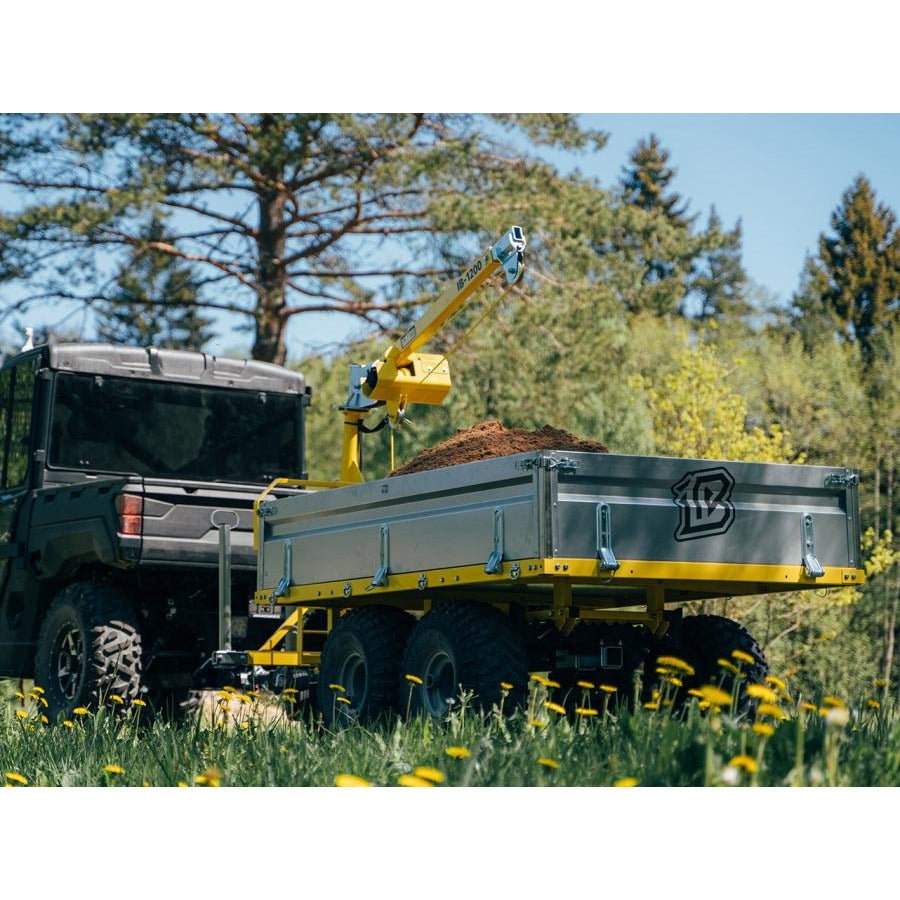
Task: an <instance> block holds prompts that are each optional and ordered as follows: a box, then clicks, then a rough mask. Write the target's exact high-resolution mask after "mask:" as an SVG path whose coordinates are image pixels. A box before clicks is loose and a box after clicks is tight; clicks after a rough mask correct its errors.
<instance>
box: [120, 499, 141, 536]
mask: <svg viewBox="0 0 900 900" xmlns="http://www.w3.org/2000/svg"><path fill="white" fill-rule="evenodd" d="M116 510H117V511H118V513H119V534H140V533H141V517H142V516H143V514H144V498H143V497H140V496H138V495H136V494H119V496H118V497H116Z"/></svg>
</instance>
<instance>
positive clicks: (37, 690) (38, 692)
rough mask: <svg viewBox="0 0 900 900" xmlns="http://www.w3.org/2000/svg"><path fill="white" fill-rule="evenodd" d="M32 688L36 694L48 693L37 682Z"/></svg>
mask: <svg viewBox="0 0 900 900" xmlns="http://www.w3.org/2000/svg"><path fill="white" fill-rule="evenodd" d="M32 690H33V691H34V692H35V693H36V694H46V693H47V692H46V691H45V690H44V689H43V688H42V687H40V686H39V685H37V684H36V685H34V687H32Z"/></svg>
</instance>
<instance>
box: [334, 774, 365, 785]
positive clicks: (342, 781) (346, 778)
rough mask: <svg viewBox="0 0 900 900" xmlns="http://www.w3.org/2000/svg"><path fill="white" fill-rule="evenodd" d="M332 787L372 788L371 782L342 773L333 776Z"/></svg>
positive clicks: (357, 776)
mask: <svg viewBox="0 0 900 900" xmlns="http://www.w3.org/2000/svg"><path fill="white" fill-rule="evenodd" d="M334 785H335V787H372V782H371V781H366V779H365V778H360V777H359V775H348V774H346V773H342V774H341V775H335V776H334Z"/></svg>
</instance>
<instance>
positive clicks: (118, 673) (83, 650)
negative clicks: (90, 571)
mask: <svg viewBox="0 0 900 900" xmlns="http://www.w3.org/2000/svg"><path fill="white" fill-rule="evenodd" d="M34 678H35V683H36V684H38V685H40V686H41V687H42V688H43V689H44V691H45V694H44V698H45V699H46V701H47V710H46V713H47V717H48V718H49V719H50V720H51V721H54V720H55V719H57V718H58V717H60V716H63V717H66V718H68V717H70V716H71V715H72V710H73V709H75V708H77V707H79V706H86V707H91V706H94V707H96V706H97V705H98V704H99V703H101V702H103V701H105V700H106V698H107V697H109V695H110V694H117V695H118V696H119V697H121V698H122V699H123V701H124V702H125V703H126V704H127V703H128V702H129V701H131V700H134V699H135V698H137V697H138V696H139V692H140V687H141V635H140V632H139V631H138V629H137V624H136V618H135V614H134V610H133V609H132V607H131V604H130V603H129V602H128V601H127V600H126V599H125V597H123V596H122V594H120V593H119V592H118V591H117V590H116V589H115V588H112V587H108V586H103V585H96V584H90V583H87V582H77V583H75V584H70V585H69V586H68V587H66V588H64V589H63V590H62V591H60V593H59V594H58V595H57V597H56V599H55V600H54V601H53V603H52V605H51V606H50V609H49V610H48V611H47V616H46V618H45V619H44V622H43V624H42V625H41V630H40V634H39V636H38V644H37V653H36V655H35V673H34Z"/></svg>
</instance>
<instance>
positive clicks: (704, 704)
mask: <svg viewBox="0 0 900 900" xmlns="http://www.w3.org/2000/svg"><path fill="white" fill-rule="evenodd" d="M710 705H711V704H710V702H709V700H701V701H700V702H699V703H698V704H697V707H698V709H709V708H710Z"/></svg>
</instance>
